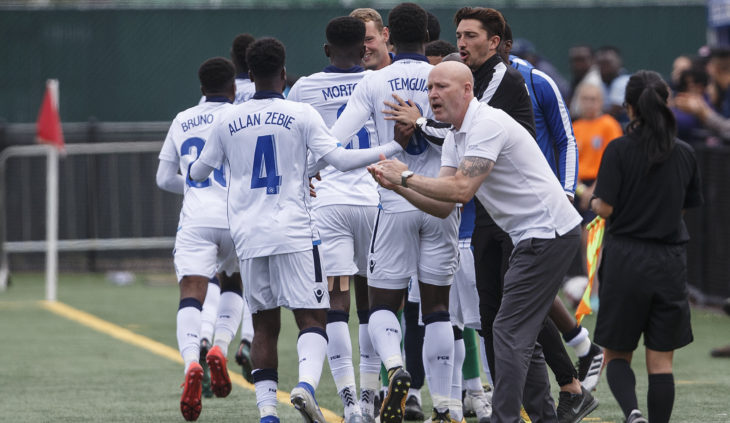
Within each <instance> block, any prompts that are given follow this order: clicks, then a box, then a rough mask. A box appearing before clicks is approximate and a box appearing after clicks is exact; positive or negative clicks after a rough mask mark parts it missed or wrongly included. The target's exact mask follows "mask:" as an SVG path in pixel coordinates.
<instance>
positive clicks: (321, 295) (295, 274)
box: [241, 245, 330, 313]
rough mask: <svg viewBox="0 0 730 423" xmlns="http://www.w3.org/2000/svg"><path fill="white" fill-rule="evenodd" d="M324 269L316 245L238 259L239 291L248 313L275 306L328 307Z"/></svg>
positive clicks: (292, 307) (328, 300)
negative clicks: (297, 249) (244, 299)
mask: <svg viewBox="0 0 730 423" xmlns="http://www.w3.org/2000/svg"><path fill="white" fill-rule="evenodd" d="M325 275H326V273H325V268H324V264H323V263H322V260H320V256H319V248H318V246H317V245H315V246H313V247H312V249H311V250H307V251H299V252H296V253H288V254H277V255H273V256H264V257H254V258H249V259H243V260H241V279H243V292H244V295H245V297H246V302H247V303H248V306H249V308H250V309H251V313H256V312H258V311H260V310H270V309H273V308H276V307H286V308H288V309H292V310H293V309H299V308H306V309H320V308H325V309H328V308H329V307H330V297H329V293H328V292H327V278H326V277H325Z"/></svg>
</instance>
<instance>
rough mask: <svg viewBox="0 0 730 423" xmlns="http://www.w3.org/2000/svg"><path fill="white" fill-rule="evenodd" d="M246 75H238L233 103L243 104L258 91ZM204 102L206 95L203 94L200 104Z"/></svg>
mask: <svg viewBox="0 0 730 423" xmlns="http://www.w3.org/2000/svg"><path fill="white" fill-rule="evenodd" d="M244 75H245V74H239V75H236V98H235V99H234V100H233V104H241V103H243V102H245V101H248V100H250V99H251V97H253V95H254V93H255V92H256V84H254V83H253V82H251V80H250V79H248V75H245V76H244ZM203 103H205V96H202V97H201V98H200V102H198V104H203Z"/></svg>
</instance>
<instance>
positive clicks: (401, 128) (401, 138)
mask: <svg viewBox="0 0 730 423" xmlns="http://www.w3.org/2000/svg"><path fill="white" fill-rule="evenodd" d="M394 130H395V132H394V134H393V138H395V140H396V141H397V142H398V144H400V146H401V147H403V149H404V150H405V149H406V147H408V143H409V142H410V140H411V137H412V136H413V131H414V127H413V125H406V124H404V123H400V122H396V123H395V128H394Z"/></svg>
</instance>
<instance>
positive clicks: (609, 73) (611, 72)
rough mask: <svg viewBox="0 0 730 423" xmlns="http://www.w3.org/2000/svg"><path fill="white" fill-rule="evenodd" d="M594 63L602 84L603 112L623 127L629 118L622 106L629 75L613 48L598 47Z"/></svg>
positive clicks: (619, 55)
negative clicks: (596, 65)
mask: <svg viewBox="0 0 730 423" xmlns="http://www.w3.org/2000/svg"><path fill="white" fill-rule="evenodd" d="M596 63H597V64H598V70H599V72H600V73H601V81H602V82H603V111H604V112H606V113H608V114H610V115H611V116H613V117H614V118H616V120H618V121H619V123H621V124H622V125H625V124H627V123H628V122H629V116H628V115H627V114H626V111H625V110H624V109H623V106H622V105H623V102H624V93H625V92H626V84H627V83H628V82H629V77H630V75H629V74H628V73H627V72H626V69H624V68H623V61H622V59H621V52H620V51H619V49H618V48H616V47H614V46H604V47H600V48H599V49H598V50H596Z"/></svg>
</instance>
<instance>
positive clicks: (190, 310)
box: [176, 298, 202, 372]
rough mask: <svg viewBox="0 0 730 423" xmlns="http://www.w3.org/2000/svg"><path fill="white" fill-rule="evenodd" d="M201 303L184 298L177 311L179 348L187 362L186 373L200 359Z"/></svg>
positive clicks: (193, 299)
mask: <svg viewBox="0 0 730 423" xmlns="http://www.w3.org/2000/svg"><path fill="white" fill-rule="evenodd" d="M201 308H202V306H201V304H200V301H198V300H196V299H195V298H183V299H182V300H180V306H179V307H178V310H177V327H176V332H177V346H178V349H179V350H180V355H181V356H182V358H183V361H184V362H185V372H187V371H188V367H189V366H190V363H192V362H194V361H195V362H197V361H198V360H199V359H200V309H201Z"/></svg>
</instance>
